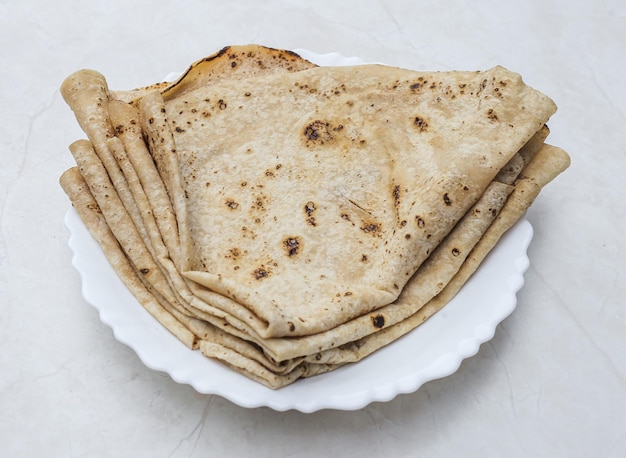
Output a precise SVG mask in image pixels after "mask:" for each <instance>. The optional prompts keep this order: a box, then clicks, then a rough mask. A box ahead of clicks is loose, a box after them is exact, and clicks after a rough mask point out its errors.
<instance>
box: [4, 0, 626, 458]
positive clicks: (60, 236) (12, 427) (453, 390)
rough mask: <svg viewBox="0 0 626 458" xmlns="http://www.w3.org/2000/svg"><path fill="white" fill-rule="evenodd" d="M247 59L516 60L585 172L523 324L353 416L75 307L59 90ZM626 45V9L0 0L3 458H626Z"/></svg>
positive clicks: (544, 217)
mask: <svg viewBox="0 0 626 458" xmlns="http://www.w3.org/2000/svg"><path fill="white" fill-rule="evenodd" d="M261 5H263V6H261ZM243 43H260V44H265V45H269V46H274V47H282V48H305V49H310V50H312V51H315V52H318V53H325V52H329V51H338V52H340V53H342V54H344V55H347V56H350V55H357V56H360V57H362V58H364V59H366V60H369V61H382V62H386V63H389V64H393V65H399V66H405V67H411V68H415V69H435V70H436V69H484V68H487V67H490V66H492V65H495V64H502V65H504V66H507V67H509V68H510V69H512V70H515V71H518V72H520V73H522V74H523V75H524V78H525V80H526V81H527V82H528V83H529V84H531V85H533V86H535V87H537V88H538V89H540V90H542V91H543V92H545V93H547V94H548V95H550V96H551V97H552V98H553V99H554V100H555V101H556V102H557V104H558V106H559V112H558V113H557V114H556V115H555V116H554V118H553V119H552V120H551V122H550V126H551V129H552V134H551V136H550V142H552V143H554V144H557V145H559V146H561V147H563V148H565V149H566V150H567V151H568V152H569V153H570V154H571V156H572V161H573V163H572V166H571V168H570V169H569V170H568V171H567V172H566V173H565V174H564V175H562V176H561V177H559V178H558V179H557V180H556V181H555V182H553V183H552V184H550V185H549V187H548V188H546V189H545V190H544V192H543V193H542V194H541V196H540V197H539V198H538V200H537V201H536V202H535V204H534V205H533V207H532V208H531V210H530V211H529V213H528V219H529V220H530V221H531V222H532V224H533V226H534V228H535V237H534V239H533V242H532V244H531V247H530V250H529V255H530V258H531V268H530V269H529V271H528V273H527V275H526V284H525V286H524V288H523V290H522V291H521V292H520V293H519V294H518V299H519V305H518V307H517V309H516V311H515V312H514V313H513V315H511V316H510V317H509V318H507V319H506V320H505V321H504V322H503V323H502V324H501V325H500V326H499V327H498V329H497V331H496V334H495V337H494V339H493V340H491V341H490V342H488V343H486V344H484V345H483V346H482V347H481V349H480V351H479V353H478V354H477V355H476V356H475V357H473V358H471V359H468V360H466V361H465V362H464V363H463V364H462V366H461V367H460V369H459V370H458V371H457V372H456V373H455V374H453V375H451V376H449V377H447V378H444V379H441V380H437V381H433V382H430V383H428V384H426V385H425V386H423V387H422V388H421V389H420V390H419V391H417V392H416V393H413V394H407V395H401V396H399V397H397V398H396V399H394V400H392V401H390V402H387V403H375V404H372V405H369V406H368V407H366V408H363V409H361V410H359V411H355V412H339V411H321V412H317V413H313V414H303V413H299V412H293V411H290V412H274V411H272V410H270V409H267V408H258V409H245V408H241V407H238V406H236V405H233V404H231V403H230V402H228V401H226V400H224V399H222V398H219V397H216V396H206V395H200V394H198V393H196V392H195V391H194V390H193V389H192V388H190V387H188V386H184V385H179V384H177V383H175V382H174V381H172V380H171V379H170V378H169V377H168V376H166V375H164V374H161V373H157V372H154V371H152V370H150V369H148V368H146V367H145V366H144V365H143V364H142V363H141V362H140V361H139V359H138V358H137V357H136V356H135V354H134V353H133V352H132V351H131V350H130V349H128V348H127V347H125V346H124V345H122V344H120V343H118V342H117V341H116V340H115V339H114V337H113V335H112V332H111V331H110V329H108V328H107V327H106V326H104V325H103V324H101V322H100V321H99V319H98V316H97V313H96V312H95V310H94V309H93V308H92V307H90V306H88V305H87V304H86V303H85V302H84V300H83V299H82V297H81V292H80V288H81V285H80V280H79V277H78V274H77V273H76V272H75V271H74V270H73V268H72V267H71V265H70V258H71V253H70V251H69V249H68V247H67V236H68V233H67V230H66V229H65V227H64V225H63V216H64V214H65V212H66V210H67V208H68V205H69V204H68V201H67V199H66V197H65V195H64V194H63V192H62V191H61V189H60V188H59V186H58V185H57V180H58V176H59V175H60V174H61V172H62V171H63V170H65V169H66V168H67V167H68V166H70V165H72V159H71V156H70V154H69V153H68V151H67V145H69V143H70V142H72V141H73V140H75V139H77V138H79V137H81V136H82V134H81V132H80V131H79V129H78V127H77V126H76V124H75V122H74V120H73V117H72V115H71V113H70V112H69V110H68V109H67V108H66V106H65V104H64V103H63V101H62V100H61V97H60V95H59V92H58V87H59V85H60V83H61V81H62V80H63V78H64V77H65V76H67V75H68V74H69V73H71V72H73V71H74V70H76V69H78V68H82V67H88V68H94V69H97V70H99V71H101V72H103V73H104V74H106V75H107V77H108V80H109V84H110V85H111V87H115V88H131V87H135V86H140V85H143V84H147V83H151V82H153V81H155V79H158V78H160V77H161V76H163V75H165V74H167V73H168V72H170V71H171V70H176V69H182V68H184V67H185V66H186V65H187V64H188V63H190V62H191V61H193V60H195V59H197V58H200V57H203V56H205V55H208V54H211V53H212V52H214V51H216V50H218V49H219V48H221V47H222V46H224V45H228V44H243ZM624 43H626V5H625V4H624V2H623V1H620V0H614V1H598V2H588V1H586V2H582V1H567V2H565V1H564V2H556V1H549V0H540V1H515V2H508V1H495V0H494V1H482V2H478V1H476V2H468V1H462V0H456V1H447V2H445V1H444V2H440V1H418V0H412V1H373V2H367V1H361V0H359V1H354V0H353V1H344V2H340V1H338V0H337V1H325V0H318V1H311V2H309V1H304V0H283V1H279V0H272V1H267V2H253V1H228V2H218V1H210V2H199V1H197V2H196V1H185V2H173V1H163V2H148V1H137V2H132V1H128V2H121V1H108V2H104V1H93V2H78V1H65V2H63V1H58V2H49V1H20V2H8V1H0V114H1V116H0V230H1V232H0V456H7V457H8V456H11V457H14V456H25V457H31V456H47V457H69V456H76V457H78V456H80V457H83V456H84V457H108V456H111V457H122V456H150V457H161V456H163V457H199V456H234V457H237V456H259V457H282V456H290V457H309V456H311V457H312V456H346V457H364V456H367V457H370V456H380V457H383V456H385V457H386V456H394V457H395V456H398V457H401V456H428V457H439V456H441V457H448V456H452V457H456V456H465V457H473V456H476V457H484V456H494V457H500V456H507V457H516V456H533V457H536V456H546V457H561V456H562V457H591V456H593V457H615V458H617V457H622V456H626V356H624V355H625V354H626V353H625V350H626V347H625V344H626V337H625V336H626V313H625V311H624V310H625V309H624V305H625V304H624V303H625V302H626V299H625V297H626V274H625V270H626V261H625V259H626V238H625V237H624V235H623V234H624V231H625V230H626V205H625V203H624V198H625V197H626V192H625V189H626V128H625V126H626V109H625V108H624V107H625V106H626V85H625V84H624V78H625V75H626V45H624Z"/></svg>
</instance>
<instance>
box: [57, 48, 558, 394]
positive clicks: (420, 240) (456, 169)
mask: <svg viewBox="0 0 626 458" xmlns="http://www.w3.org/2000/svg"><path fill="white" fill-rule="evenodd" d="M62 93H63V96H64V98H65V99H66V101H67V102H68V103H69V104H70V106H71V107H72V109H73V110H74V112H75V114H76V116H77V119H78V120H79V123H80V124H81V126H82V127H83V129H84V130H85V133H86V134H87V136H88V138H89V140H88V141H84V140H83V141H79V142H76V143H74V144H73V145H72V146H71V148H70V150H71V151H72V153H73V154H74V156H75V157H76V161H77V164H78V168H73V169H71V170H70V171H68V172H67V173H66V174H64V176H63V177H62V179H61V183H62V185H63V187H64V189H65V190H66V192H67V193H68V195H69V196H70V198H71V200H72V202H73V203H74V205H75V206H76V207H77V208H80V211H79V214H80V216H81V218H82V219H83V221H84V222H85V224H86V225H87V227H88V228H89V230H90V231H91V232H92V234H93V235H94V237H95V238H96V240H98V241H99V242H100V243H101V245H102V247H103V250H104V252H105V254H107V257H108V259H109V260H110V262H111V264H112V265H113V267H114V268H115V269H116V271H117V272H118V273H119V274H120V276H121V277H122V278H123V279H125V284H127V286H128V287H129V289H130V290H131V291H133V293H134V294H135V295H136V296H137V298H138V299H139V301H140V303H142V305H144V306H145V307H146V308H147V309H148V310H149V311H150V313H152V314H153V315H154V316H155V317H156V318H157V319H158V320H159V321H160V322H161V323H162V324H163V325H164V326H165V327H166V328H168V329H170V331H171V332H173V333H174V334H175V335H176V336H177V337H179V338H180V339H181V340H182V341H183V342H185V343H186V344H187V345H188V346H189V347H190V348H193V349H196V348H199V349H200V351H202V352H203V353H204V354H205V355H206V356H208V357H211V358H215V359H218V360H220V361H222V362H223V363H224V364H226V365H228V366H230V367H233V368H234V369H236V370H238V371H240V372H242V373H244V374H245V375H247V376H248V377H250V378H253V379H255V380H258V381H260V382H262V383H264V384H266V385H268V386H270V387H272V388H278V387H281V386H284V385H286V384H289V383H292V382H294V381H295V380H297V379H298V378H302V377H308V376H312V375H316V374H320V373H323V372H326V371H329V370H333V369H335V368H336V367H339V366H341V365H343V364H346V363H348V362H356V361H358V360H360V359H362V358H363V357H365V356H366V355H368V354H370V353H371V352H373V351H375V350H376V349H378V348H380V347H381V346H384V345H386V344H388V343H390V342H392V341H393V340H395V339H397V338H398V337H399V336H401V335H403V334H405V333H406V332H409V331H410V330H411V329H413V328H415V327H416V326H418V325H419V324H420V323H421V322H423V321H424V320H425V319H427V318H428V317H429V316H430V315H432V313H435V312H436V311H437V310H439V309H440V308H441V307H443V306H444V305H445V303H447V301H448V300H449V299H450V298H451V297H452V296H453V295H454V294H455V293H456V292H457V291H458V289H459V288H460V287H461V286H462V284H463V283H464V282H465V281H466V280H467V278H468V277H469V275H471V273H472V272H473V271H474V270H475V269H476V268H477V267H478V265H479V264H480V262H481V261H482V259H483V258H484V256H485V255H486V253H488V251H489V250H490V249H491V248H492V247H493V245H494V244H495V243H496V241H497V239H498V238H499V237H500V236H501V235H502V233H503V232H504V231H506V229H507V228H508V227H510V225H512V224H513V223H514V222H515V221H517V219H519V217H520V216H521V215H522V214H523V212H524V211H525V208H527V206H528V205H530V203H531V202H532V200H533V199H534V198H535V197H536V193H537V192H539V190H540V189H541V188H542V187H543V186H544V185H545V184H547V183H548V182H549V181H551V180H552V179H553V178H554V177H555V176H556V175H558V173H560V172H561V171H562V170H564V169H565V168H566V167H567V166H568V165H569V157H568V156H567V154H566V153H564V152H563V151H562V150H560V149H558V148H555V147H551V146H547V145H544V140H545V138H546V136H547V134H548V130H547V127H546V126H545V123H546V122H547V120H548V118H549V117H550V116H551V115H552V114H553V113H554V110H555V106H554V103H553V102H552V101H551V100H550V99H549V98H547V97H546V96H544V95H543V94H540V93H539V92H537V91H535V90H534V89H531V88H529V87H528V86H526V85H525V84H524V83H523V82H522V80H521V78H520V77H519V75H516V74H514V73H512V72H509V71H508V70H506V69H503V68H502V67H496V68H494V69H491V70H489V71H487V72H441V73H423V72H422V73H418V72H413V71H409V70H405V69H396V68H390V67H385V66H379V65H366V66H359V67H356V68H355V67H350V68H347V67H339V68H322V67H316V66H315V65H314V64H312V63H310V62H308V61H306V60H304V59H301V58H300V57H299V56H297V55H295V54H293V53H291V52H288V51H281V50H272V49H269V48H263V47H256V46H247V47H228V48H225V49H223V50H222V51H220V52H218V53H216V54H215V55H213V56H209V57H208V58H206V59H202V60H200V61H198V62H196V63H194V64H192V66H191V67H190V68H189V69H188V71H187V72H185V74H183V76H182V77H181V78H179V79H178V80H177V81H176V82H174V83H157V84H155V85H151V86H148V87H146V88H142V89H138V90H133V91H113V92H111V91H109V90H108V87H107V85H106V80H105V78H104V77H103V76H102V75H100V74H99V73H97V72H93V71H80V72H77V73H76V74H74V75H71V76H70V77H69V78H68V79H67V80H66V81H65V82H64V84H63V86H62ZM509 196H510V197H509Z"/></svg>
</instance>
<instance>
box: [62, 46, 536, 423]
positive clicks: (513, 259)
mask: <svg viewBox="0 0 626 458" xmlns="http://www.w3.org/2000/svg"><path fill="white" fill-rule="evenodd" d="M296 52H298V53H300V54H301V55H302V56H303V57H305V58H308V59H310V60H312V61H314V62H316V63H318V64H322V65H355V64H360V63H362V61H361V60H359V59H356V58H345V57H342V56H341V55H339V54H334V53H333V54H326V55H321V56H320V55H316V54H313V53H310V52H308V51H304V50H296ZM65 223H66V225H67V227H68V229H69V231H70V239H69V246H70V248H71V249H72V251H73V253H74V257H73V259H72V264H73V266H74V267H75V268H76V270H77V271H78V272H79V273H80V275H81V279H82V293H83V296H84V298H85V300H86V301H87V302H88V303H90V304H91V305H93V306H94V307H95V308H96V309H97V310H98V311H99V313H100V319H101V320H102V321H103V322H104V323H105V324H107V325H108V326H110V327H111V328H112V329H113V332H114V335H115V337H116V339H117V340H119V341H120V342H122V343H124V344H126V345H128V346H129V347H131V348H132V349H133V350H134V351H135V352H136V353H137V355H138V356H139V358H140V359H141V361H142V362H143V363H144V364H145V365H146V366H148V367H149V368H151V369H154V370H158V371H163V372H166V373H167V374H169V375H170V376H171V377H172V379H174V380H175V381H177V382H179V383H186V384H189V385H191V386H193V387H194V388H195V389H196V390H197V391H198V392H200V393H206V394H217V395H220V396H223V397H225V398H227V399H229V400H230V401H232V402H234V403H235V404H238V405H240V406H243V407H260V406H267V407H270V408H272V409H275V410H279V411H284V410H289V409H296V410H299V411H302V412H313V411H317V410H320V409H341V410H355V409H359V408H362V407H364V406H366V405H367V404H369V403H371V402H374V401H388V400H390V399H393V398H394V397H395V396H397V395H398V394H400V393H411V392H414V391H416V390H417V389H418V388H419V387H420V386H422V385H423V384H424V383H426V382H428V381H430V380H434V379H437V378H441V377H445V376H447V375H450V374H452V373H453V372H455V371H456V370H457V369H458V367H459V365H460V364H461V361H462V360H463V359H465V358H467V357H469V356H472V355H474V354H476V352H477V351H478V348H479V346H480V345H481V344H482V343H484V342H486V341H488V340H490V339H491V338H492V337H493V335H494V332H495V329H496V326H497V325H498V324H499V323H500V322H501V321H502V320H503V319H504V318H506V317H507V316H508V315H509V314H510V313H511V312H512V311H513V310H514V309H515V306H516V303H517V302H516V293H517V291H518V290H519V289H520V288H521V287H522V285H523V284H524V276H523V275H524V272H525V271H526V269H527V268H528V266H529V260H528V257H527V255H526V250H527V248H528V245H529V244H530V241H531V239H532V236H533V229H532V226H531V225H530V223H529V222H528V221H527V220H525V219H522V220H520V221H519V222H518V223H517V224H516V225H515V226H514V227H513V228H511V229H510V230H509V231H508V232H507V233H506V234H505V235H504V236H503V237H502V239H501V240H500V242H499V243H498V244H497V246H496V247H495V248H494V249H493V250H492V252H491V253H490V254H489V256H488V257H487V258H486V259H485V261H484V262H483V263H482V265H481V266H480V268H479V269H478V271H477V272H476V273H475V274H474V275H473V276H472V278H471V279H470V280H469V281H468V282H467V283H466V285H465V286H464V287H463V289H462V290H461V291H460V292H459V294H457V296H456V297H455V298H454V299H453V300H452V301H451V302H450V303H449V304H447V305H446V307H445V308H444V309H443V310H441V311H440V312H439V313H437V314H435V315H434V316H433V317H431V318H430V319H429V320H428V321H426V322H425V323H424V324H422V325H421V326H419V327H418V328H417V329H415V330H414V331H412V332H410V333H409V334H407V335H406V336H404V337H402V338H401V339H399V340H397V341H396V342H394V343H392V344H390V345H388V346H387V347H385V348H382V349H381V350H379V351H377V352H376V353H374V354H372V355H370V356H369V357H367V358H366V359H364V360H363V361H360V362H359V363H357V364H351V365H347V366H344V367H342V368H339V369H337V370H335V371H332V372H329V373H327V374H322V375H318V376H316V377H312V378H310V379H303V380H299V381H297V382H296V383H294V384H292V385H289V386H287V387H284V388H281V389H280V390H270V389H268V388H266V387H264V386H262V385H260V384H259V383H256V382H253V381H251V380H249V379H247V378H246V377H244V376H242V375H240V374H238V373H236V372H234V371H232V370H230V369H228V368H226V367H225V366H223V365H222V364H220V363H217V362H215V361H212V360H210V359H207V358H205V357H204V356H202V355H201V354H200V352H199V351H191V350H189V349H188V348H187V347H185V346H184V345H183V344H182V343H180V342H179V341H178V340H177V339H176V338H175V337H173V336H172V335H171V334H170V333H169V332H168V331H167V330H165V329H164V328H163V327H161V325H160V324H159V323H158V322H156V320H154V319H153V318H152V316H151V315H149V314H148V313H147V312H146V311H145V310H144V309H143V308H142V307H141V305H140V304H139V303H138V302H137V300H136V299H135V298H134V296H133V295H132V294H131V293H130V292H129V291H128V290H127V289H126V287H125V286H124V285H123V283H122V282H121V280H120V279H119V278H118V277H117V275H116V274H115V272H114V271H113V269H112V268H111V266H110V265H109V263H108V262H107V260H106V258H105V257H104V254H103V253H102V251H101V250H100V247H99V245H98V244H97V242H95V241H94V240H93V239H92V238H91V236H90V234H89V232H88V231H87V229H86V228H85V226H84V225H83V223H82V221H81V220H80V218H79V217H78V214H77V213H76V212H75V210H74V209H70V210H69V211H68V213H67V215H66V218H65Z"/></svg>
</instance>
